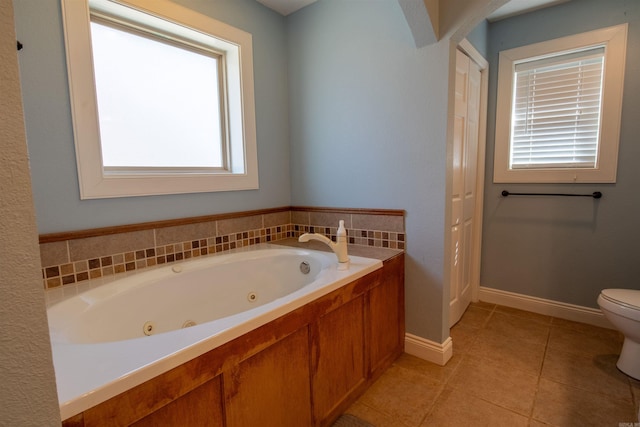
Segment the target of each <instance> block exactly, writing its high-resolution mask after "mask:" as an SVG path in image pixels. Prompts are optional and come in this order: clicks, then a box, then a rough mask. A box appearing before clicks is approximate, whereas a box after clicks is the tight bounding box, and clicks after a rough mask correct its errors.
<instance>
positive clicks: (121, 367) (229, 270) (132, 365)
mask: <svg viewBox="0 0 640 427" xmlns="http://www.w3.org/2000/svg"><path fill="white" fill-rule="evenodd" d="M381 267H382V262H381V261H379V260H374V259H368V258H361V257H354V256H351V267H350V268H349V270H347V271H338V269H337V260H336V256H335V255H334V254H333V253H329V252H319V251H313V250H306V249H299V248H289V247H285V246H278V245H272V244H260V245H256V246H251V247H249V248H244V249H241V250H236V251H232V252H225V253H220V254H216V255H212V256H207V257H202V258H196V259H192V260H189V261H185V262H182V263H175V264H170V265H166V266H163V267H160V268H154V269H148V270H144V271H143V272H140V273H136V274H133V275H128V276H124V277H123V278H118V277H117V276H115V277H113V276H112V277H111V278H110V279H109V278H107V279H98V280H93V281H91V282H85V284H84V285H82V287H84V288H88V290H86V291H84V292H79V293H77V294H76V295H72V296H67V295H64V294H68V293H69V289H70V288H68V286H69V285H67V286H65V287H64V288H65V289H54V290H51V291H47V301H48V309H47V313H48V318H49V330H50V336H51V344H52V349H53V361H54V367H55V372H56V381H57V386H58V399H59V402H60V413H61V417H62V419H63V420H64V419H66V418H68V417H71V416H73V415H75V414H77V413H79V412H82V411H84V410H86V409H88V408H90V407H93V406H95V405H97V404H98V403H101V402H103V401H105V400H107V399H109V398H111V397H113V396H115V395H117V394H119V393H122V392H124V391H126V390H128V389H130V388H132V387H134V386H136V385H138V384H141V383H143V382H145V381H147V380H149V379H151V378H153V377H155V376H157V375H159V374H161V373H163V372H166V371H168V370H170V369H172V368H174V367H176V366H179V365H181V364H183V363H185V362H187V361H189V360H191V359H193V358H195V357H197V356H199V355H201V354H203V353H205V352H207V351H209V350H211V349H213V348H215V347H217V346H220V345H222V344H224V343H226V342H229V341H231V340H233V339H234V338H237V337H239V336H241V335H243V334H244V333H246V332H249V331H251V330H253V329H255V328H257V327H259V326H262V325H264V324H266V323H268V322H270V321H272V320H274V319H276V318H278V317H280V316H282V315H284V314H286V313H288V312H290V311H292V310H295V309H296V308H298V307H301V306H303V305H304V304H306V303H308V302H310V301H313V300H314V299H316V298H318V297H321V296H323V295H325V294H327V293H329V292H331V291H333V290H335V289H338V288H339V287H341V286H343V285H345V284H347V283H349V282H351V281H353V280H355V279H357V278H360V277H362V276H364V275H366V274H367V273H369V272H372V271H374V270H376V269H378V268H381ZM307 270H308V272H306V271H307ZM114 278H115V280H114ZM109 280H110V281H109Z"/></svg>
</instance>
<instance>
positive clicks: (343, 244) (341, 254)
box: [298, 220, 349, 270]
mask: <svg viewBox="0 0 640 427" xmlns="http://www.w3.org/2000/svg"><path fill="white" fill-rule="evenodd" d="M310 240H318V241H320V242H322V243H324V244H326V245H327V246H329V247H330V248H331V249H332V250H333V252H334V253H335V254H336V257H337V258H338V270H347V269H348V268H349V255H348V253H347V231H346V230H345V228H344V221H343V220H340V226H339V227H338V233H337V236H336V241H335V242H333V241H331V239H329V238H328V237H326V236H323V235H322V234H318V233H304V234H303V235H301V236H300V237H299V238H298V241H299V242H302V243H306V242H308V241H310Z"/></svg>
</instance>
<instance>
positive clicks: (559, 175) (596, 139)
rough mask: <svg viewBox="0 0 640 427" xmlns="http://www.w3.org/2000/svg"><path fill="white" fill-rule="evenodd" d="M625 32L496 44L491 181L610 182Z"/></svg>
mask: <svg viewBox="0 0 640 427" xmlns="http://www.w3.org/2000/svg"><path fill="white" fill-rule="evenodd" d="M626 33H627V26H626V24H625V25H620V26H616V27H610V28H605V29H601V30H596V31H592V32H589V33H583V34H578V35H575V36H570V37H565V38H561V39H556V40H551V41H547V42H542V43H538V44H535V45H529V46H524V47H519V48H515V49H510V50H506V51H502V52H500V64H499V71H498V101H497V111H496V147H495V167H494V182H531V183H555V182H557V183H566V182H583V183H595V182H615V180H616V168H617V160H618V141H619V134H620V117H621V109H622V92H623V80H624V61H625V53H626Z"/></svg>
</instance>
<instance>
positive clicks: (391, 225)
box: [352, 214, 404, 233]
mask: <svg viewBox="0 0 640 427" xmlns="http://www.w3.org/2000/svg"><path fill="white" fill-rule="evenodd" d="M352 218H353V227H352V228H355V229H358V230H359V229H362V230H381V231H393V232H400V233H404V217H402V216H389V215H366V214H353V215H352Z"/></svg>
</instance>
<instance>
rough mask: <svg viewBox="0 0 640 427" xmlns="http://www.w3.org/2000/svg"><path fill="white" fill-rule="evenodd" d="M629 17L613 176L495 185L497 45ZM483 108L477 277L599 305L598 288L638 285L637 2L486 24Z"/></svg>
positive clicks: (584, 4) (582, 5) (567, 8)
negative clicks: (592, 181)
mask: <svg viewBox="0 0 640 427" xmlns="http://www.w3.org/2000/svg"><path fill="white" fill-rule="evenodd" d="M625 22H628V23H629V34H628V46H627V64H626V70H625V82H624V100H623V111H622V128H621V136H620V151H619V161H618V180H617V183H616V184H609V185H588V184H577V185H522V184H520V185H515V184H511V185H503V184H501V185H496V184H493V183H492V181H493V154H494V150H493V145H494V134H495V105H496V102H495V100H496V96H495V95H496V79H497V69H498V62H497V61H498V53H499V51H501V50H504V49H509V48H513V47H517V46H522V45H526V44H530V43H535V42H539V41H544V40H549V39H553V38H557V37H562V36H567V35H571V34H576V33H580V32H584V31H589V30H593V29H597V28H602V27H607V26H612V25H617V24H621V23H625ZM488 59H489V62H490V70H491V71H490V84H489V94H490V95H489V117H488V135H487V168H486V172H487V174H486V181H485V182H486V185H485V206H484V227H483V250H482V272H481V284H482V285H484V286H487V287H491V288H496V289H501V290H506V291H511V292H516V293H520V294H525V295H531V296H535V297H540V298H546V299H550V300H555V301H561V302H566V303H571V304H577V305H581V306H588V307H596V306H597V305H596V298H597V296H598V293H599V292H600V290H601V289H603V288H611V287H622V288H635V289H640V280H638V277H640V257H639V255H638V254H639V253H640V252H639V250H638V245H639V244H640V227H639V226H638V218H640V197H639V196H638V193H639V191H640V168H639V167H638V164H639V163H640V144H639V143H638V135H640V120H639V118H640V81H639V80H638V76H640V2H639V1H628V0H607V1H601V0H573V1H571V2H568V3H565V4H562V5H559V6H556V7H553V8H548V9H544V10H540V11H537V12H534V13H530V14H527V15H523V16H520V17H514V18H510V19H506V20H503V21H498V22H496V23H494V24H491V25H490V28H489V58H488ZM503 189H508V190H510V191H536V192H539V191H542V192H576V193H577V192H580V193H582V192H584V193H591V192H593V191H602V192H603V194H604V197H603V198H602V199H601V200H599V201H595V200H593V199H590V198H584V199H582V198H516V197H513V198H512V197H509V198H507V199H503V198H501V197H500V192H501V190H503Z"/></svg>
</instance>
